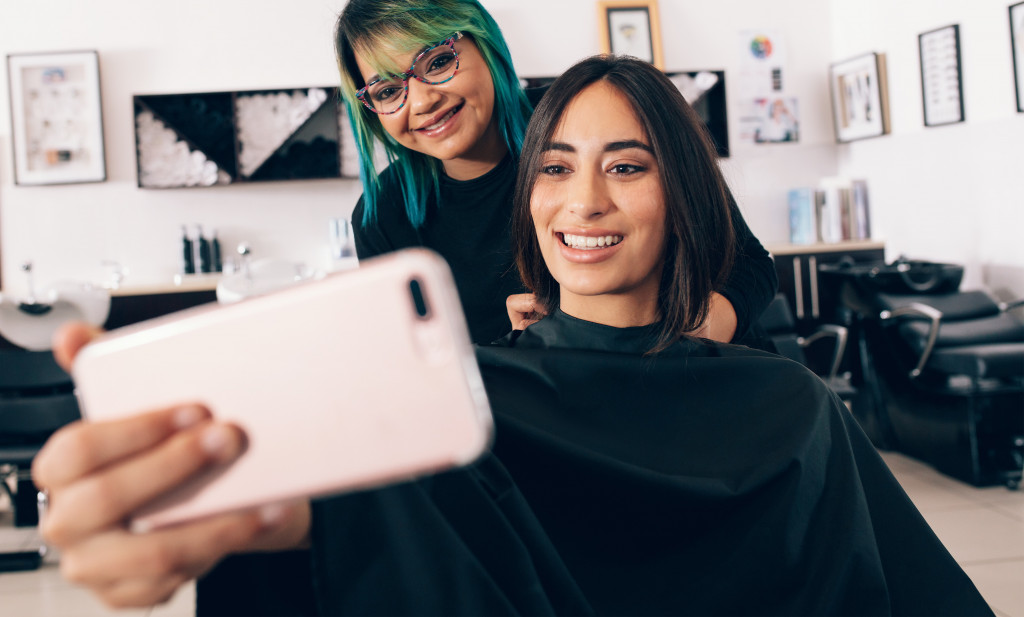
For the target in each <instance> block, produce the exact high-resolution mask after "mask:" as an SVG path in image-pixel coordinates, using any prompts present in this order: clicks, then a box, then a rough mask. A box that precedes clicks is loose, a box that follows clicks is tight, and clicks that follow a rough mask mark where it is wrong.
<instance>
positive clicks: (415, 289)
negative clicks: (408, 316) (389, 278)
mask: <svg viewBox="0 0 1024 617" xmlns="http://www.w3.org/2000/svg"><path fill="white" fill-rule="evenodd" d="M409 294H410V295H411V296H412V304H413V307H414V308H415V309H416V316H417V317H419V318H420V319H427V317H428V316H429V315H430V307H429V306H427V299H426V297H425V296H424V295H423V288H422V286H421V285H420V282H419V279H412V280H410V281H409Z"/></svg>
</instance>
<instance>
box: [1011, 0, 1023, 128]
mask: <svg viewBox="0 0 1024 617" xmlns="http://www.w3.org/2000/svg"><path fill="white" fill-rule="evenodd" d="M1010 48H1011V50H1012V52H1013V78H1014V83H1015V84H1016V85H1017V89H1016V92H1017V111H1018V112H1024V2H1018V3H1017V4H1014V5H1012V6H1010Z"/></svg>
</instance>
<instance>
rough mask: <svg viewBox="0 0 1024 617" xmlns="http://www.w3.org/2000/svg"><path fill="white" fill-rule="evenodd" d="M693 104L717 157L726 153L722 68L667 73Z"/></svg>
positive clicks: (723, 73)
mask: <svg viewBox="0 0 1024 617" xmlns="http://www.w3.org/2000/svg"><path fill="white" fill-rule="evenodd" d="M666 75H668V78H669V80H670V81H671V82H672V83H673V84H675V86H676V88H679V92H681V93H682V95H683V98H684V99H686V102H687V103H689V104H690V106H691V107H693V110H694V111H696V112H697V115H698V116H700V119H701V120H703V121H704V126H705V128H707V130H708V133H709V134H710V135H711V141H712V142H713V143H714V146H715V152H716V153H717V154H718V156H720V157H723V158H728V156H729V118H728V115H727V113H726V107H727V106H726V98H725V71H679V72H672V73H666Z"/></svg>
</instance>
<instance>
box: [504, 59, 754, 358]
mask: <svg viewBox="0 0 1024 617" xmlns="http://www.w3.org/2000/svg"><path fill="white" fill-rule="evenodd" d="M598 80H604V81H605V82H607V83H609V84H611V85H612V86H614V87H615V88H616V89H618V90H619V92H621V93H622V94H623V95H624V96H625V97H626V99H627V100H628V101H629V102H630V105H631V106H632V107H633V111H634V112H635V113H636V116H637V119H638V120H639V121H640V124H641V125H642V126H643V127H644V131H645V132H646V134H647V138H648V139H649V140H650V142H651V147H652V149H653V150H654V156H655V160H657V162H658V169H659V177H660V180H661V186H662V191H663V194H664V195H665V210H666V213H665V235H666V243H665V266H664V269H663V270H662V276H661V285H660V288H659V293H658V309H659V312H660V315H661V323H662V327H661V332H660V335H659V338H658V342H657V344H656V345H655V346H654V348H653V349H652V350H651V351H652V352H653V351H659V350H661V349H664V348H666V347H668V346H669V345H671V344H672V343H673V342H674V341H675V340H677V339H678V338H679V336H680V335H681V334H682V333H684V332H688V331H691V330H694V329H696V328H697V327H698V326H700V325H701V324H702V323H703V322H704V320H705V319H706V318H707V315H708V308H709V304H710V296H711V292H712V291H714V290H715V289H716V288H717V287H718V286H719V285H721V284H722V283H723V282H724V281H725V279H726V277H727V276H728V274H729V270H730V269H731V267H732V261H733V256H734V253H735V238H734V236H733V227H732V220H731V217H730V214H729V201H728V198H727V189H726V184H725V179H724V178H723V177H722V173H721V171H720V170H719V168H718V161H717V160H716V158H715V149H714V146H713V145H712V143H711V139H710V137H708V134H707V131H706V129H705V128H704V125H703V123H702V122H701V120H700V118H699V117H698V116H697V113H696V112H695V111H694V110H693V108H692V107H690V105H689V104H688V103H687V102H686V101H685V100H683V96H682V95H681V94H680V93H679V90H678V89H677V88H676V87H675V86H674V85H673V84H672V82H671V81H669V79H668V77H666V76H665V74H664V73H662V72H661V71H659V70H658V69H656V68H654V67H653V66H651V65H650V64H648V63H646V62H643V61H641V60H637V59H635V58H629V57H618V56H611V55H605V56H594V57H591V58H587V59H585V60H582V61H580V62H578V63H577V64H575V65H573V66H572V67H571V68H569V70H567V71H566V72H565V73H563V74H562V76H561V77H559V78H558V79H557V80H555V82H554V83H553V84H552V85H551V87H550V89H549V90H548V91H547V93H546V94H545V95H544V98H543V99H541V102H540V104H539V105H538V106H537V109H536V110H535V111H534V113H533V118H532V119H531V120H530V125H529V128H528V129H527V131H526V139H525V140H524V142H523V150H522V155H521V158H520V161H519V172H518V178H517V181H516V192H515V206H514V207H515V212H514V215H513V229H514V230H515V233H514V234H513V235H514V238H515V240H514V250H515V257H516V265H517V266H518V268H519V274H520V276H521V277H522V279H523V282H524V283H525V284H526V286H527V287H528V288H529V289H530V290H531V291H533V293H534V294H536V295H537V298H538V300H539V301H540V302H541V304H543V305H544V306H545V307H546V308H547V310H548V311H551V310H553V309H554V308H556V307H557V306H558V299H559V298H558V294H559V286H558V282H557V281H555V279H554V278H553V277H552V276H551V272H550V271H549V270H548V268H547V265H546V264H545V263H544V259H543V257H542V256H541V252H540V245H539V244H538V243H537V233H536V229H535V228H534V225H533V217H532V216H531V214H530V197H531V194H532V193H533V186H534V183H535V182H536V180H537V175H538V174H539V173H540V167H541V161H542V156H543V154H544V150H545V148H546V146H547V144H548V143H549V142H550V141H551V136H552V135H553V134H554V132H555V129H556V127H557V126H558V123H559V121H560V120H561V119H562V115H563V114H564V113H565V109H566V107H567V106H568V104H569V102H570V101H572V99H573V98H574V97H575V96H576V95H577V94H579V93H580V92H582V91H583V89H584V88H586V87H587V86H589V85H591V84H593V83H595V82H597V81H598Z"/></svg>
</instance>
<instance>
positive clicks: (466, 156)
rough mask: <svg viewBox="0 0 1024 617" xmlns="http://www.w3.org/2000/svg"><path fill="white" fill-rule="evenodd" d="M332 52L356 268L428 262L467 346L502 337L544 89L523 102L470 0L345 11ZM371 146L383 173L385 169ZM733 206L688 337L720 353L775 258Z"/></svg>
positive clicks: (758, 302)
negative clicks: (457, 307) (516, 212)
mask: <svg viewBox="0 0 1024 617" xmlns="http://www.w3.org/2000/svg"><path fill="white" fill-rule="evenodd" d="M337 53H338V64H339V66H340V68H341V92H342V96H343V98H344V100H345V104H346V107H347V110H348V113H349V117H350V118H351V119H352V124H353V127H354V129H355V134H356V140H357V144H358V146H359V151H360V160H361V173H360V175H361V177H362V179H363V187H364V192H363V196H362V198H361V199H360V202H359V204H358V205H357V206H356V208H355V211H354V212H353V215H352V223H353V226H354V228H355V239H356V249H357V252H358V254H359V257H360V259H366V258H369V257H373V256H374V255H380V254H382V253H387V252H390V251H394V250H398V249H402V248H408V247H413V246H424V247H427V248H430V249H433V250H435V251H437V252H438V253H440V254H441V255H442V256H443V257H444V258H445V259H446V260H447V261H448V264H449V265H450V266H451V268H452V271H453V273H454V275H455V281H456V284H457V286H458V288H459V294H460V298H461V300H462V303H463V308H464V310H465V312H466V317H467V321H468V323H469V328H470V334H471V338H472V340H473V341H475V342H477V343H482V344H483V343H489V342H491V341H493V340H494V339H496V338H498V337H500V336H502V335H504V334H505V333H507V332H508V331H509V329H510V328H509V315H508V314H509V313H510V312H515V311H513V310H512V308H513V307H520V308H521V312H523V313H529V312H530V308H531V307H533V306H534V305H532V304H530V303H529V302H528V301H525V298H524V297H523V296H518V297H517V298H516V299H515V301H514V304H513V303H510V305H509V308H510V310H509V311H508V312H507V311H506V299H507V298H508V297H509V296H510V295H513V294H519V293H521V292H522V291H523V287H522V283H521V282H520V280H519V277H518V275H517V274H516V272H515V267H514V265H513V261H512V251H511V237H510V231H509V220H510V218H511V214H512V193H513V185H514V180H515V174H516V168H517V161H518V158H519V152H520V148H521V146H522V139H523V134H524V132H525V130H526V124H527V121H528V120H529V117H530V113H531V109H532V106H533V105H535V104H536V103H537V100H539V98H540V96H541V95H542V94H543V90H542V89H538V90H535V91H530V92H529V97H528V96H527V93H526V92H524V91H523V89H522V87H521V86H520V82H519V77H518V75H517V74H516V72H515V69H514V68H513V66H512V61H511V57H510V54H509V51H508V48H507V46H506V44H505V41H504V38H503V37H502V34H501V31H500V30H499V28H498V25H497V24H496V23H495V22H494V20H493V19H492V18H491V16H490V15H489V14H488V13H487V11H486V10H485V9H484V8H483V7H482V6H480V4H479V2H477V1H476V0H351V1H350V2H349V3H348V4H347V5H346V6H345V9H344V11H343V12H342V14H341V16H340V18H339V19H338V24H337ZM377 144H381V145H382V146H383V149H384V150H385V151H386V153H387V157H388V160H389V162H390V166H389V167H388V168H387V169H386V170H383V171H382V170H381V169H378V168H377V167H376V166H375V165H374V156H373V155H374V152H375V151H376V148H377ZM729 202H730V211H731V216H732V220H733V223H732V224H733V227H734V234H735V236H736V238H737V243H736V249H735V255H734V257H735V261H736V265H735V268H734V269H733V271H732V274H731V275H730V277H729V278H728V279H726V280H723V281H722V282H721V284H720V285H719V286H717V287H715V288H714V289H712V290H710V291H711V292H714V298H713V301H712V305H711V306H712V308H711V311H710V313H709V315H710V319H708V320H706V321H705V322H702V323H700V324H696V326H695V328H701V330H700V331H699V332H698V333H699V334H700V335H702V336H705V337H708V338H712V339H714V340H719V341H723V342H729V341H731V340H737V339H739V338H742V337H743V336H744V335H745V334H746V333H747V331H748V330H749V327H750V324H751V323H752V322H754V321H756V319H757V316H758V315H760V313H761V311H762V310H764V308H765V307H766V306H768V303H769V302H770V301H771V299H772V297H773V296H774V295H775V290H776V286H777V282H776V277H775V269H774V265H773V263H772V261H771V258H770V257H769V255H768V253H767V252H766V251H765V250H764V248H763V247H762V246H761V243H760V242H758V240H757V238H756V237H754V235H753V234H752V233H751V232H750V229H749V228H748V227H747V225H746V223H745V222H744V220H743V217H742V215H741V214H740V212H739V208H738V207H736V204H735V202H734V201H733V200H732V197H731V195H730V196H729ZM524 301H525V303H524ZM516 321H518V320H516ZM516 325H519V324H518V323H517V324H516Z"/></svg>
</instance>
